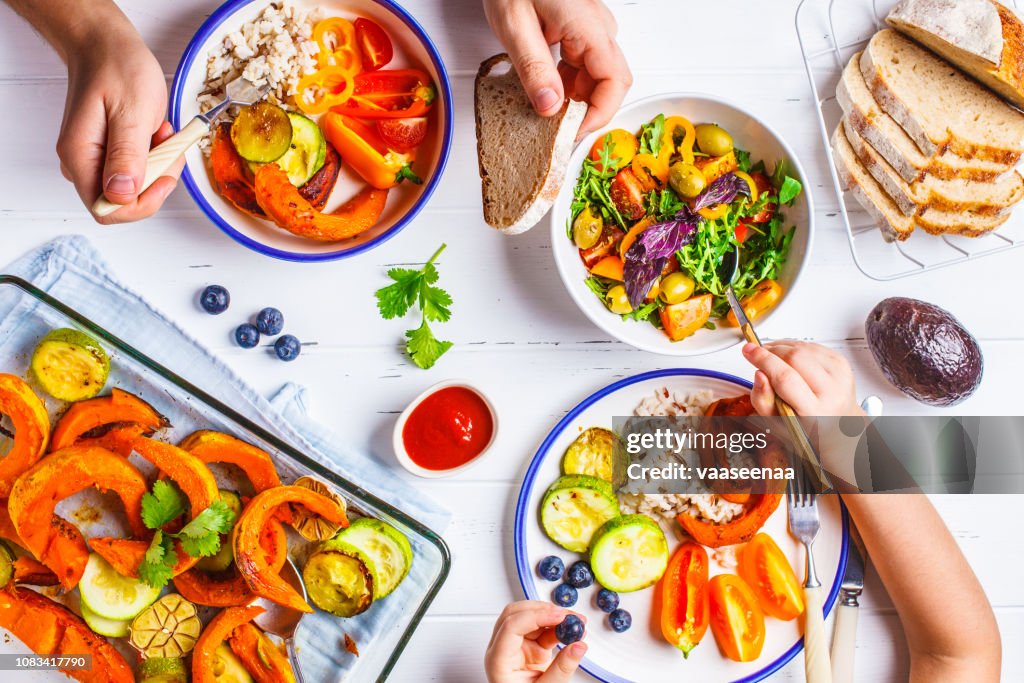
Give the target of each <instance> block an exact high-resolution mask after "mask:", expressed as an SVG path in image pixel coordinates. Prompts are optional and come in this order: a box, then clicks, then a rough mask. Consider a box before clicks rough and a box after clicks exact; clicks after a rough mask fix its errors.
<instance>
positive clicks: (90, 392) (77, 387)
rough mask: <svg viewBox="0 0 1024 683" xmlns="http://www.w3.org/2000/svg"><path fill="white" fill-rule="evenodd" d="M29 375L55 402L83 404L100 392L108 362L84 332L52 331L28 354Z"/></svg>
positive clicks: (102, 352)
mask: <svg viewBox="0 0 1024 683" xmlns="http://www.w3.org/2000/svg"><path fill="white" fill-rule="evenodd" d="M32 374H33V375H34V376H35V378H36V381H37V382H39V385H40V386H41V387H42V388H43V390H44V391H46V393H48V394H49V395H50V396H53V397H54V398H55V399H58V400H60V401H84V400H85V399H87V398H93V397H94V396H96V395H97V394H99V393H100V392H101V391H103V386H104V385H105V384H106V383H107V377H108V376H109V375H110V358H109V357H107V352H106V351H104V350H103V348H102V347H101V346H100V345H99V344H98V343H97V342H96V340H95V339H93V338H92V337H90V336H89V335H87V334H85V333H84V332H79V331H78V330H72V329H68V328H63V329H59V330H53V331H52V332H50V333H49V334H47V335H46V336H45V337H43V338H42V339H41V340H40V341H39V343H38V344H37V345H36V348H35V351H33V352H32Z"/></svg>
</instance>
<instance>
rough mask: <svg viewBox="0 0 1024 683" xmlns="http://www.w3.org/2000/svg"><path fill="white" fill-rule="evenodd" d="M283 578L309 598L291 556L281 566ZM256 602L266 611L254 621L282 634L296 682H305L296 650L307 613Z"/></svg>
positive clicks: (275, 633) (303, 596)
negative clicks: (296, 636) (296, 641)
mask: <svg viewBox="0 0 1024 683" xmlns="http://www.w3.org/2000/svg"><path fill="white" fill-rule="evenodd" d="M281 578H282V579H284V580H285V581H287V582H288V584H289V585H290V586H291V587H292V588H294V589H295V590H296V591H297V592H298V593H299V594H300V595H301V596H302V599H303V600H306V601H308V600H309V596H308V595H307V594H306V586H305V584H303V583H302V576H301V575H300V574H299V570H298V569H297V568H296V567H295V563H294V562H292V560H291V558H288V559H287V560H286V561H285V563H284V566H283V567H281ZM255 604H257V605H259V606H260V607H262V608H263V609H264V610H266V611H265V612H263V614H261V615H259V616H258V617H256V618H255V619H253V622H254V623H255V624H256V625H257V626H259V627H260V628H261V629H263V630H264V631H266V632H267V633H273V634H274V635H275V636H280V637H281V638H282V639H284V647H285V650H287V652H288V661H289V663H291V665H292V672H293V673H294V674H295V681H296V683H304V681H303V678H302V670H301V669H300V668H299V655H298V653H297V652H296V651H295V632H296V631H297V630H298V628H299V622H300V621H302V617H303V616H305V613H304V612H299V611H298V610H294V609H291V608H288V607H284V606H282V605H278V604H277V603H276V602H271V601H269V600H265V599H262V598H261V599H260V600H257V601H256V603H255Z"/></svg>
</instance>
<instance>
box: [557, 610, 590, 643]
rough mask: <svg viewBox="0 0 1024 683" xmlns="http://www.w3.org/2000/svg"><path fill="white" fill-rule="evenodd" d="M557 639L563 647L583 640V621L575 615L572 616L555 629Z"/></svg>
mask: <svg viewBox="0 0 1024 683" xmlns="http://www.w3.org/2000/svg"><path fill="white" fill-rule="evenodd" d="M555 637H556V638H558V640H559V642H561V643H562V644H563V645H568V644H569V643H575V642H576V641H577V640H583V620H582V619H580V618H579V617H578V616H576V615H575V614H570V615H569V616H567V617H566V618H565V619H563V620H562V623H561V624H559V625H558V626H556V627H555Z"/></svg>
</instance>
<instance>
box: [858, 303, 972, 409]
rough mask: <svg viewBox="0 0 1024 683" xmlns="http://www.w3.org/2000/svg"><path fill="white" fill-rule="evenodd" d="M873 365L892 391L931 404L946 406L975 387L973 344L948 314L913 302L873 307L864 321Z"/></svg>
mask: <svg viewBox="0 0 1024 683" xmlns="http://www.w3.org/2000/svg"><path fill="white" fill-rule="evenodd" d="M865 332H866V334H867V340H868V347H869V348H870V349H871V354H872V355H873V356H874V357H875V362H876V363H878V366H879V367H880V368H881V369H882V372H883V373H884V374H885V376H886V377H887V378H888V380H889V381H890V382H892V383H893V384H894V385H895V386H896V388H897V389H899V390H900V391H902V392H903V393H905V394H907V395H908V396H911V397H913V398H916V399H917V400H918V401H921V402H922V403H927V404H928V405H933V406H952V405H956V404H957V403H960V402H961V401H963V400H965V399H966V398H967V397H968V396H970V395H971V394H973V393H974V392H975V390H977V388H978V385H980V384H981V376H982V373H983V371H984V364H985V363H984V359H983V358H982V355H981V347H979V346H978V341H977V340H976V339H975V338H974V337H973V336H972V335H971V333H970V332H968V331H967V330H966V329H965V328H964V326H963V325H961V324H960V321H959V320H957V319H956V318H954V317H953V315H952V314H950V313H949V312H948V311H945V310H943V309H941V308H939V307H938V306H935V305H933V304H929V303H927V302H924V301H918V300H917V299H908V298H904V297H892V298H890V299H886V300H884V301H882V302H881V303H879V304H878V305H877V306H875V307H874V309H872V311H871V313H870V314H868V319H867V322H866V323H865Z"/></svg>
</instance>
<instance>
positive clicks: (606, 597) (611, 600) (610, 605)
mask: <svg viewBox="0 0 1024 683" xmlns="http://www.w3.org/2000/svg"><path fill="white" fill-rule="evenodd" d="M618 606H619V594H618V593H616V592H615V591H610V590H608V589H607V588H602V589H601V590H599V591H597V608H598V609H599V610H601V611H602V612H614V611H615V609H616V608H617V607H618Z"/></svg>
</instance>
